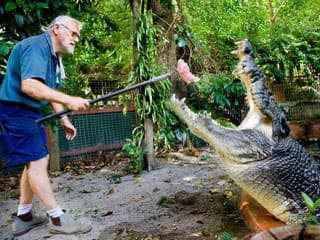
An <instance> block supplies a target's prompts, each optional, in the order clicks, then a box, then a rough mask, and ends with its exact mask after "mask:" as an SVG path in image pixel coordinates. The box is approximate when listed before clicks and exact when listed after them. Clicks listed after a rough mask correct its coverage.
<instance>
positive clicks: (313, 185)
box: [170, 39, 320, 224]
mask: <svg viewBox="0 0 320 240" xmlns="http://www.w3.org/2000/svg"><path fill="white" fill-rule="evenodd" d="M236 44H237V46H238V48H237V50H235V51H233V52H232V53H233V54H235V55H236V56H237V57H238V58H239V61H238V64H237V67H236V70H235V74H236V76H238V77H239V78H240V79H241V81H242V82H243V83H244V85H245V86H246V89H247V96H246V97H247V103H248V106H249V111H248V114H247V115H246V117H245V118H244V120H243V121H242V122H241V123H240V125H239V126H237V127H235V128H230V127H223V126H221V125H219V124H218V123H217V122H216V121H215V120H213V119H212V117H211V116H210V115H208V114H199V113H195V112H194V111H192V110H191V109H190V108H189V107H188V106H187V105H186V103H185V101H184V99H178V98H177V97H176V96H175V95H172V97H171V98H170V102H171V105H172V108H173V110H174V111H175V112H176V113H177V115H178V116H179V117H180V118H181V119H182V120H184V121H185V122H186V124H187V126H188V128H189V129H190V131H191V132H192V133H193V134H194V135H196V136H197V137H199V138H201V139H202V140H204V141H205V142H207V143H208V144H209V145H211V146H213V147H214V148H215V150H216V151H217V152H218V154H219V155H220V156H221V158H222V166H223V167H224V168H225V170H226V171H227V173H228V174H229V175H230V177H231V178H232V179H233V180H234V182H235V183H236V184H238V185H239V186H240V187H241V188H242V189H243V190H245V191H246V192H247V193H248V194H249V195H250V196H251V197H252V198H254V199H255V200H256V201H257V202H258V203H259V204H260V205H262V206H263V207H264V208H265V209H266V210H267V211H269V212H270V213H271V214H272V215H273V216H274V217H276V218H277V219H279V220H281V221H282V222H284V223H287V224H293V223H299V222H303V221H305V219H306V216H307V214H308V209H307V207H306V204H305V203H304V201H303V198H302V193H303V192H304V193H305V194H307V195H308V196H309V197H310V198H311V199H313V200H314V201H315V200H317V199H319V198H320V164H319V163H320V160H319V157H318V156H317V155H313V154H311V153H309V152H308V151H307V150H306V149H305V148H304V147H303V146H302V145H301V144H300V143H299V142H298V141H297V140H295V139H293V138H292V137H291V136H290V127H289V124H288V122H287V120H286V117H285V114H284V112H283V111H282V109H281V108H280V107H279V106H278V105H277V103H276V102H275V100H274V97H273V95H272V93H271V92H269V91H268V89H267V87H266V86H265V81H264V77H263V74H262V72H261V70H260V69H259V68H258V67H257V66H256V65H255V61H254V54H253V46H252V44H251V43H250V41H249V40H247V39H245V40H242V41H239V42H237V43H236ZM184 64H185V65H183V63H182V62H179V61H178V67H177V70H178V72H179V73H180V77H181V78H182V79H183V80H184V81H185V82H188V81H187V80H186V79H184V76H183V74H181V73H182V72H183V71H184V72H188V71H189V68H188V66H187V64H186V63H184ZM179 68H180V69H179ZM181 69H184V70H181ZM186 69H187V71H186ZM191 81H193V80H191ZM316 216H317V217H318V218H319V217H320V209H319V208H318V209H316Z"/></svg>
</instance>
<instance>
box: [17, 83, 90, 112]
mask: <svg viewBox="0 0 320 240" xmlns="http://www.w3.org/2000/svg"><path fill="white" fill-rule="evenodd" d="M21 90H22V92H23V93H25V94H27V95H28V96H30V97H32V98H34V99H37V100H45V101H48V102H51V103H52V102H54V103H59V104H63V105H65V106H66V107H67V108H68V109H69V110H72V111H79V110H84V109H87V108H88V107H89V105H90V103H89V100H87V99H84V98H81V97H73V96H70V95H67V94H64V93H62V92H59V91H56V90H54V89H52V88H50V87H48V86H46V85H45V84H43V83H42V82H40V81H39V80H36V79H32V78H29V79H24V80H22V83H21ZM61 108H62V106H61ZM61 110H63V109H61Z"/></svg>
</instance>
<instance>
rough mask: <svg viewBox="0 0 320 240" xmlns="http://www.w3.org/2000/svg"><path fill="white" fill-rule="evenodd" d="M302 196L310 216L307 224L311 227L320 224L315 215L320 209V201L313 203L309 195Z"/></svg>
mask: <svg viewBox="0 0 320 240" xmlns="http://www.w3.org/2000/svg"><path fill="white" fill-rule="evenodd" d="M301 195H302V199H303V202H304V204H305V205H306V207H307V209H308V214H307V216H306V223H307V224H311V225H316V224H318V223H319V220H318V218H317V216H316V215H315V212H316V210H317V209H319V208H320V199H318V200H316V201H313V200H312V199H311V198H310V197H309V196H308V195H307V194H305V193H302V194H301Z"/></svg>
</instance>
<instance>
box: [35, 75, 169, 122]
mask: <svg viewBox="0 0 320 240" xmlns="http://www.w3.org/2000/svg"><path fill="white" fill-rule="evenodd" d="M170 75H171V74H170V73H166V74H163V75H160V76H158V77H154V78H151V79H149V80H147V81H144V82H141V83H137V84H134V85H132V86H130V87H126V88H122V89H119V90H117V91H114V92H112V93H109V94H107V95H104V96H101V97H98V98H96V99H92V100H90V101H89V103H90V104H94V103H96V102H99V101H103V100H107V99H110V98H112V97H114V96H117V95H120V94H122V93H125V92H128V91H131V90H133V89H136V88H140V87H143V86H146V85H148V84H151V83H155V82H158V81H161V80H164V79H168V78H169V77H170ZM68 112H71V111H70V110H69V109H66V110H64V111H61V112H57V113H52V114H49V115H47V116H44V117H42V118H39V119H37V120H36V123H41V122H43V121H46V120H48V119H51V118H54V117H59V116H61V115H64V114H66V113H68Z"/></svg>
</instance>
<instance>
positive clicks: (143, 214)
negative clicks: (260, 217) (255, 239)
mask: <svg viewBox="0 0 320 240" xmlns="http://www.w3.org/2000/svg"><path fill="white" fill-rule="evenodd" d="M158 161H159V163H160V164H159V167H158V168H157V169H155V170H153V171H149V172H148V171H144V172H142V174H140V175H133V174H127V175H123V176H121V177H120V178H119V177H117V176H118V175H117V174H115V172H116V171H115V169H116V168H118V169H119V168H120V167H121V163H117V164H113V165H112V166H111V165H106V166H103V167H101V168H98V169H96V167H95V166H96V164H95V166H82V167H81V169H82V172H79V170H76V171H71V170H72V166H67V167H65V168H64V169H65V170H66V169H68V168H69V169H71V170H70V171H63V172H61V173H59V174H57V173H55V174H52V178H51V179H52V183H53V186H54V191H55V194H56V196H57V199H58V202H59V204H60V206H61V207H62V208H64V209H66V210H67V211H69V212H71V214H72V215H73V217H74V218H76V219H79V220H81V221H85V222H90V223H91V224H92V228H93V229H92V231H91V232H89V233H87V234H82V235H67V236H66V235H52V234H50V233H49V232H48V229H47V227H46V226H42V227H39V228H36V229H33V230H31V231H30V232H28V233H27V234H25V235H23V236H21V237H19V238H18V239H21V240H35V239H51V240H58V239H59V240H73V239H85V240H94V239H100V240H175V239H177V240H180V239H181V240H189V239H190V240H192V239H201V240H205V239H224V240H227V239H241V238H243V237H244V236H245V235H247V234H248V233H249V232H250V231H249V230H248V229H247V227H246V225H245V223H244V220H243V219H242V217H241V214H240V213H239V210H238V198H239V192H240V189H239V188H238V187H237V186H236V185H235V184H234V183H233V181H232V180H231V179H230V178H229V177H228V176H227V174H226V173H225V171H224V170H222V169H221V167H220V158H219V156H218V155H217V154H215V153H214V152H212V151H210V149H209V148H203V149H201V151H200V152H198V153H196V154H190V153H188V152H187V151H182V152H176V153H172V154H170V155H166V156H165V157H163V156H162V157H161V158H159V159H158ZM102 165H103V164H102ZM102 165H101V166H102ZM115 166H116V167H115ZM74 169H79V168H78V167H77V168H74ZM92 169H94V170H92ZM2 181H5V183H6V184H2V185H7V186H8V184H9V186H10V184H11V186H12V187H11V189H8V187H6V188H5V189H4V188H2V189H1V192H0V209H1V215H0V239H13V238H12V233H11V215H12V214H14V213H15V212H16V210H17V204H18V200H17V197H14V194H13V193H14V191H17V189H16V188H14V187H13V186H16V185H17V179H16V178H15V177H10V178H9V177H8V178H7V179H5V178H2ZM9 197H10V198H9ZM34 205H35V208H36V210H37V212H38V213H39V214H45V211H44V209H43V208H42V207H41V205H40V204H39V201H37V200H36V201H35V203H34Z"/></svg>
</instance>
